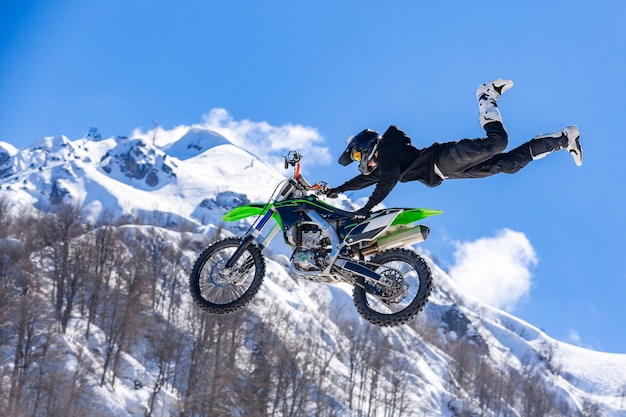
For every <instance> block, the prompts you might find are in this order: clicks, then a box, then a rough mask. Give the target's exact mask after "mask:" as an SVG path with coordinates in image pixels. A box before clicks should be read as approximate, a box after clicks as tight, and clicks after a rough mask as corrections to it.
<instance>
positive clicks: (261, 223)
mask: <svg viewBox="0 0 626 417" xmlns="http://www.w3.org/2000/svg"><path fill="white" fill-rule="evenodd" d="M274 213H275V210H274V209H269V210H268V211H267V213H265V215H263V216H262V217H260V218H259V219H257V221H256V222H255V223H254V225H253V226H252V228H251V229H250V231H249V232H248V233H247V234H246V237H245V238H244V239H243V242H241V245H239V247H238V248H237V250H236V251H235V253H233V256H231V257H230V259H229V260H228V262H226V265H224V268H228V269H230V268H232V267H233V265H235V264H236V263H237V261H238V260H239V258H241V255H243V253H244V252H245V251H246V250H247V249H248V247H249V246H250V245H251V244H252V242H254V240H255V239H257V238H258V237H259V236H261V231H262V230H263V228H264V227H265V226H266V225H267V223H268V221H269V220H270V219H271V218H272V216H273V215H274ZM279 230H280V226H279V225H278V223H274V224H273V225H272V228H271V229H270V230H269V232H267V234H266V235H265V236H262V237H261V238H260V239H259V243H258V244H259V247H260V248H261V250H263V249H265V248H266V247H267V245H269V243H270V241H271V240H272V239H273V238H274V236H276V233H278V231H279Z"/></svg>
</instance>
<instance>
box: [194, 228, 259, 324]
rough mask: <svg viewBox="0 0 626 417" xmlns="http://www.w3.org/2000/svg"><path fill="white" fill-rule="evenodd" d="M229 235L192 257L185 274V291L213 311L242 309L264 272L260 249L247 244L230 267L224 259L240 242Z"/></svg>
mask: <svg viewBox="0 0 626 417" xmlns="http://www.w3.org/2000/svg"><path fill="white" fill-rule="evenodd" d="M242 242H243V240H242V239H240V238H235V237H230V238H226V239H224V240H220V241H218V242H215V243H213V244H212V245H211V246H209V247H208V248H206V249H205V250H204V251H203V252H202V253H201V254H200V256H199V257H198V259H197V260H196V263H195V264H194V266H193V269H192V271H191V276H190V277H189V291H190V292H191V296H192V298H193V300H194V301H195V302H196V304H197V305H198V306H199V307H200V308H201V309H203V310H205V311H208V312H209V313H213V314H226V313H232V312H234V311H237V310H239V309H241V308H243V307H244V306H245V305H246V304H248V303H249V302H250V300H252V297H254V296H255V294H256V293H257V292H258V291H259V288H260V287H261V283H262V282H263V277H264V275H265V260H264V259H263V255H262V254H261V249H259V247H258V246H256V245H250V246H248V248H247V249H246V250H245V251H244V252H243V254H242V255H241V257H240V258H239V260H238V261H237V262H236V263H235V265H233V266H232V267H231V268H225V267H224V266H225V265H226V262H228V260H229V259H230V257H231V256H232V255H233V253H235V251H236V250H237V248H238V247H239V246H240V245H241V244H242Z"/></svg>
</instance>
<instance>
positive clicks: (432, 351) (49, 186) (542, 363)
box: [0, 129, 626, 417]
mask: <svg viewBox="0 0 626 417" xmlns="http://www.w3.org/2000/svg"><path fill="white" fill-rule="evenodd" d="M283 178H284V176H283V173H281V172H278V171H277V170H275V169H274V168H273V167H271V166H270V165H268V164H267V163H265V162H263V161H262V160H260V159H258V158H257V157H255V156H254V155H252V154H250V153H249V152H247V151H245V150H243V149H241V148H239V147H237V146H235V145H233V144H232V143H231V142H229V141H228V140H227V139H226V138H224V137H223V136H220V135H219V134H216V133H215V132H211V131H208V130H202V129H190V130H189V131H188V132H187V133H186V134H185V135H183V136H182V137H181V138H180V139H179V140H177V141H175V142H173V143H170V144H167V145H166V146H155V145H154V144H152V143H150V142H148V141H146V140H142V139H132V138H131V139H128V138H108V139H101V138H99V137H89V138H81V139H79V140H75V141H72V140H69V139H68V138H67V137H65V136H57V137H48V138H44V139H42V140H40V141H38V142H36V143H34V144H33V145H32V146H29V147H27V148H25V149H21V150H18V149H16V148H15V147H13V146H12V145H10V144H8V143H3V142H0V196H8V197H9V199H10V200H11V201H13V202H15V204H17V205H18V207H19V206H20V205H22V206H35V207H37V208H39V209H42V210H44V211H45V210H47V209H49V208H51V207H54V206H55V205H58V204H59V203H61V202H65V203H70V204H76V205H78V206H80V207H81V208H82V213H83V214H84V217H85V219H84V220H85V221H87V222H91V223H92V224H95V223H97V219H98V217H99V216H101V215H103V214H104V213H109V214H111V215H113V216H114V217H119V218H128V219H140V220H141V222H140V223H142V224H153V225H155V226H158V233H160V235H161V236H162V238H163V239H164V240H166V241H167V242H169V244H170V245H173V246H178V247H185V251H184V253H185V259H186V260H185V261H183V262H181V264H182V265H186V267H187V268H188V267H189V265H190V263H191V262H193V259H194V256H195V255H196V254H197V252H194V250H191V249H190V247H193V245H191V246H190V245H189V244H186V246H185V245H183V240H185V239H186V240H187V241H188V240H189V235H190V234H191V235H192V236H194V237H193V240H195V241H199V242H202V244H206V243H207V237H206V236H207V235H208V234H210V233H213V231H215V230H218V229H220V228H221V227H222V226H223V225H222V224H221V221H220V219H221V216H222V215H223V213H224V212H225V211H226V210H227V209H228V208H230V207H233V206H235V205H238V204H241V203H244V202H246V201H265V200H266V199H267V198H268V197H269V196H270V195H271V194H272V192H273V191H274V188H275V187H276V185H277V184H278V182H279V181H280V180H282V179H283ZM340 201H341V204H344V205H346V206H347V207H350V205H351V202H349V201H347V200H340ZM125 227H126V229H125V230H124V232H125V233H128V234H136V235H142V234H148V233H154V228H151V229H147V227H148V226H125ZM236 227H237V225H235V226H234V228H232V229H231V230H230V231H228V230H227V231H225V232H223V233H232V232H236ZM148 230H150V232H148ZM181 230H184V232H183V231H181ZM190 231H191V232H190ZM5 243H6V245H8V244H9V243H10V242H9V241H8V240H6V239H5V240H2V239H0V249H2V250H4V249H3V248H4V247H5V246H6V245H5ZM3 245H5V246H3ZM416 249H418V248H416ZM418 250H419V249H418ZM268 256H269V255H268ZM288 263H289V261H288V258H287V257H286V256H285V255H283V254H274V255H271V256H269V257H268V261H267V274H266V279H265V282H264V284H263V287H262V290H261V292H260V293H259V295H258V297H257V299H256V300H255V302H254V303H252V304H251V305H250V306H249V308H248V310H249V311H250V312H251V313H253V314H254V315H255V316H256V317H257V319H256V320H261V319H259V318H263V317H266V318H267V317H270V316H271V317H272V318H273V319H272V320H270V322H271V329H273V332H274V333H275V334H276V335H278V336H277V337H282V339H280V340H282V342H283V343H284V344H288V343H287V341H286V340H287V339H289V340H292V339H290V337H291V336H294V337H295V336H297V338H299V339H300V340H305V339H306V337H311V335H313V336H314V337H316V338H318V339H319V340H321V341H323V343H322V345H321V346H318V347H319V349H320V350H319V351H317V352H316V355H317V357H319V358H326V359H327V361H325V362H324V363H325V364H326V366H327V367H326V368H325V369H324V370H320V369H317V370H311V369H308V370H305V369H300V370H299V372H300V373H301V374H299V376H300V377H302V376H303V375H305V374H306V373H311V374H314V375H317V376H318V378H319V381H326V382H324V383H322V382H319V383H318V388H320V390H321V388H322V387H321V386H323V387H324V390H323V394H324V398H326V399H327V401H329V402H328V404H332V407H333V410H334V411H333V413H330V412H328V413H322V414H318V415H339V416H351V415H363V414H359V413H361V411H360V412H359V413H356V412H354V411H353V410H352V409H351V408H350V405H349V404H353V398H352V394H351V392H352V391H351V389H350V390H349V389H347V388H346V384H343V383H340V382H337V381H346V380H349V381H353V377H354V375H353V372H354V370H352V369H351V366H350V364H351V359H350V358H351V357H352V355H353V349H354V346H355V338H356V335H363V334H365V335H367V337H366V339H367V340H368V341H369V342H370V343H371V344H373V346H374V349H373V351H375V352H376V353H378V354H379V355H381V356H380V357H381V358H382V361H383V362H388V363H393V364H395V365H394V366H396V365H397V367H394V368H393V369H394V370H396V371H397V372H395V373H393V374H390V373H389V372H382V371H381V373H380V379H381V380H382V381H378V382H377V386H380V387H383V388H385V387H386V388H385V389H386V392H387V393H389V392H396V391H397V390H399V386H400V385H401V386H402V387H405V388H406V389H404V390H403V391H402V393H403V395H405V396H406V397H403V399H402V401H401V403H402V404H404V406H403V408H402V409H393V408H390V410H391V412H387V414H384V415H389V416H396V415H399V416H422V415H423V416H440V415H444V416H455V415H467V416H469V415H489V416H499V415H502V416H524V415H529V416H530V415H541V414H537V412H538V411H536V410H541V408H537V407H539V405H538V403H540V402H541V399H545V398H547V397H550V398H551V400H553V404H558V406H556V408H554V407H552V408H544V409H543V410H546V409H549V410H551V411H550V414H548V415H580V416H586V415H588V416H600V415H602V416H608V417H618V416H626V408H625V407H626V405H625V404H626V399H625V397H626V354H608V353H602V352H595V351H591V350H587V349H583V348H580V347H577V346H572V345H569V344H566V343H563V342H560V341H557V340H554V339H552V338H550V337H549V336H547V335H546V334H545V333H543V332H542V331H540V330H539V329H537V328H535V327H534V326H532V325H531V324H528V323H525V322H523V321H522V320H520V319H518V318H516V317H514V316H512V315H511V314H508V313H506V312H504V311H501V310H499V309H496V308H493V307H490V306H488V305H485V304H483V303H481V302H479V301H477V300H473V299H471V298H469V297H468V296H466V295H465V294H463V292H462V290H460V289H459V288H458V287H457V286H456V285H455V283H454V282H453V281H452V280H451V279H450V278H449V277H448V275H447V274H446V273H445V272H444V271H443V270H441V269H440V268H438V267H437V265H435V264H434V263H433V262H431V261H429V264H430V267H431V269H432V270H433V274H434V280H435V286H434V290H433V294H432V296H431V298H430V301H429V303H428V304H427V307H426V308H425V310H424V312H423V313H421V314H420V316H418V318H417V319H415V320H414V322H413V323H411V324H410V325H405V326H401V327H396V328H389V329H378V328H373V327H372V326H371V325H370V324H368V323H367V322H365V321H364V320H363V319H361V317H360V316H359V315H358V314H357V313H356V310H355V308H354V306H353V305H352V301H351V290H350V288H347V287H345V286H341V285H340V286H323V285H315V284H312V283H305V282H301V281H299V280H294V278H293V276H292V274H291V273H290V272H289V267H288ZM185 279H186V278H185V277H184V276H183V277H181V282H184V281H185ZM179 307H180V309H181V310H184V311H187V310H189V309H193V308H194V306H193V305H192V303H191V301H190V300H189V297H183V298H182V301H181V303H180V306H179ZM201 314H205V313H201ZM181 315H182V313H181ZM163 316H165V314H163ZM84 327H85V320H84V317H81V316H80V315H75V316H74V318H73V320H72V321H71V323H70V326H69V330H68V332H67V335H66V337H65V338H64V339H63V340H64V342H63V343H65V348H63V349H61V350H64V352H65V356H66V357H68V358H69V357H72V358H74V357H79V356H80V357H81V360H83V361H86V363H87V366H86V367H87V368H89V369H93V370H94V371H93V374H94V375H97V374H98V373H99V372H100V371H99V369H101V368H102V366H103V363H104V359H103V357H102V352H104V351H106V339H107V338H106V335H105V331H104V330H102V329H99V328H97V327H95V326H94V327H93V328H92V333H91V336H90V337H85V336H84V331H85V329H84ZM290 335H291V336H290ZM244 342H245V343H243V345H242V346H241V349H242V350H243V351H245V352H246V354H247V355H248V356H249V357H253V356H254V352H257V351H258V349H260V346H261V343H260V342H258V341H256V340H255V339H254V337H252V336H250V337H249V338H248V339H247V340H246V341H244ZM294 343H295V342H294ZM142 346H143V345H141V344H140V343H139V344H137V345H136V346H135V347H134V348H132V349H127V351H126V352H125V354H124V355H123V357H122V359H121V360H122V361H123V365H124V366H123V367H122V369H123V370H124V371H123V372H121V373H120V377H119V378H120V381H119V382H118V384H117V385H115V386H113V387H108V388H106V389H105V388H103V387H102V384H100V386H98V384H97V383H96V381H95V377H93V378H92V379H94V380H93V381H91V385H90V386H93V389H92V394H91V395H93V396H95V397H97V398H100V401H99V402H100V403H101V405H102V407H103V409H102V410H100V411H99V414H102V415H116V416H133V415H146V414H147V412H146V410H147V409H148V408H149V409H150V411H151V412H152V411H153V410H158V412H159V413H160V414H158V413H156V412H155V415H164V416H173V415H183V414H180V413H181V411H180V410H181V408H180V407H181V405H180V404H181V403H182V402H183V399H182V393H181V392H180V391H179V390H178V388H177V387H176V385H175V384H170V385H169V386H168V385H165V386H164V387H163V389H162V390H161V388H159V391H157V390H156V389H155V390H152V391H144V390H142V389H140V388H141V387H156V386H157V385H159V387H161V383H162V381H160V380H159V379H158V375H160V374H159V373H158V369H156V368H155V366H154V363H152V365H150V363H151V362H150V360H151V359H149V357H148V355H147V354H146V353H145V351H146V350H147V349H146V348H145V347H142ZM363 348H364V347H363ZM240 354H241V355H243V353H240ZM3 360H4V359H3ZM9 362H11V361H8V362H6V363H4V364H2V367H3V369H5V370H6V369H9V368H10V364H9ZM70 362H71V361H70V360H69V359H68V365H67V369H68V372H73V371H74V369H73V367H72V366H71V364H70ZM469 369H472V370H473V372H474V373H473V376H472V380H473V384H479V383H480V384H483V385H484V386H481V387H482V388H480V389H478V388H476V385H472V387H473V388H472V390H470V389H469V388H468V385H465V384H464V381H466V380H467V379H468V376H467V375H466V374H467V373H468V372H469V371H468V370H469ZM239 371H241V372H243V371H244V370H243V369H240V370H239ZM481 372H482V374H481ZM359 375H362V376H363V378H366V377H367V378H369V379H368V381H369V382H368V384H371V380H372V378H374V376H373V375H370V374H368V373H367V371H365V372H363V371H360V372H359ZM481 375H482V379H481ZM248 377H250V378H251V376H248ZM206 378H207V379H210V378H211V376H210V375H207V376H206ZM323 378H325V379H323ZM394 378H395V379H394ZM87 379H89V378H87ZM244 379H245V380H247V378H244ZM354 381H355V384H356V383H357V380H356V379H354ZM358 383H359V384H361V385H360V386H361V388H363V389H365V388H364V387H366V384H364V383H363V382H362V381H358ZM244 385H245V384H244ZM370 386H371V385H367V387H370ZM372 386H373V385H372ZM138 387H139V388H138ZM368 389H369V388H368ZM481 389H482V391H481ZM533 390H535V391H533ZM150 392H152V393H155V392H156V394H154V395H155V397H154V398H155V399H156V402H154V398H152V397H151V396H150V395H149V393H150ZM320 392H322V391H320ZM359 392H361V391H359ZM398 392H399V391H398ZM494 392H497V394H496V397H497V398H498V405H497V406H496V405H495V402H494V400H493V398H494V396H493V393H494ZM533 392H534V393H535V394H534V395H533ZM481 393H482V394H481ZM157 394H158V395H157ZM256 394H258V393H256ZM488 394H492V395H491V396H490V395H488ZM318 395H320V394H318ZM386 395H387V394H385V398H387V396H386ZM389 395H391V394H389ZM516 396H517V397H516ZM508 397H510V398H511V400H510V401H509V400H506V401H504V400H503V399H505V398H508ZM513 398H524V399H525V401H527V402H528V403H527V404H525V403H524V402H523V401H522V400H520V399H517V400H513ZM348 399H349V400H348ZM150 401H153V402H152V403H151V406H150V407H148V406H147V404H148V403H149V402H150ZM318 401H321V399H319V398H318ZM354 401H356V400H354ZM380 401H382V400H380ZM398 401H400V400H398ZM490 401H491V402H490ZM507 401H508V403H509V404H515V406H510V407H508V408H507V407H504V406H502V404H503V403H507ZM155 404H156V406H155ZM318 404H319V402H318ZM385 404H387V403H385ZM407 404H409V405H410V406H407ZM370 405H371V404H370ZM153 406H154V407H153ZM311 407H312V406H309V408H308V410H309V411H311ZM533 407H535V408H533ZM230 410H231V411H232V413H231V414H230V415H246V413H244V412H242V411H241V410H238V409H237V407H236V406H231V408H230ZM94 415H95V414H94ZM276 415H287V414H286V412H284V411H276ZM294 415H295V414H294ZM302 415H307V414H302ZM379 415H383V412H382V411H381V412H379Z"/></svg>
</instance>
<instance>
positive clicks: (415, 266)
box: [353, 249, 432, 326]
mask: <svg viewBox="0 0 626 417" xmlns="http://www.w3.org/2000/svg"><path fill="white" fill-rule="evenodd" d="M368 266H369V267H370V269H372V270H373V271H376V273H378V274H380V275H381V276H383V277H384V278H386V280H387V281H388V282H394V283H395V288H394V290H393V291H392V292H387V294H386V295H388V296H386V297H382V296H381V295H380V294H381V291H380V290H378V291H368V289H372V288H373V287H372V285H371V284H370V283H363V281H361V283H360V284H364V285H359V283H357V285H355V286H354V294H353V295H354V305H355V306H356V309H357V311H358V312H359V313H360V314H361V315H362V316H363V317H364V318H365V319H366V320H367V321H369V322H370V323H373V324H375V325H377V326H396V325H399V324H404V323H406V322H408V321H409V320H411V319H412V318H413V317H415V315H417V313H419V312H420V311H421V310H422V308H424V306H425V305H426V302H427V301H428V296H429V295H430V292H431V291H432V274H431V272H430V268H429V267H428V265H427V264H426V261H424V259H423V258H422V257H421V256H419V255H418V254H416V253H415V252H413V251H411V250H407V249H391V250H388V251H385V252H381V253H379V254H377V255H375V256H374V257H372V259H371V260H370V261H369V262H368ZM372 292H375V293H378V295H374V294H372Z"/></svg>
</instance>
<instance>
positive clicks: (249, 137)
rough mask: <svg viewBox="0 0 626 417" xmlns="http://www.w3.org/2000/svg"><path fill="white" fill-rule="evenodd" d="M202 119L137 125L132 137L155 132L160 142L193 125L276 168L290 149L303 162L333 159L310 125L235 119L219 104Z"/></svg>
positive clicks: (177, 136)
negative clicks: (153, 126)
mask: <svg viewBox="0 0 626 417" xmlns="http://www.w3.org/2000/svg"><path fill="white" fill-rule="evenodd" d="M202 119H203V120H202V122H201V123H198V124H194V125H192V126H185V125H181V126H177V127H175V128H173V129H171V130H165V129H163V128H161V127H160V126H159V127H157V128H156V129H152V130H149V131H148V132H146V133H144V132H142V131H141V130H139V129H137V130H135V131H134V132H133V137H135V138H144V139H145V140H151V138H153V136H154V133H156V137H157V144H158V145H161V146H163V145H165V144H169V143H172V142H175V141H176V140H178V139H180V138H181V137H182V136H183V135H184V134H185V133H187V131H188V130H189V129H191V128H192V127H194V128H200V129H208V130H212V131H214V132H216V133H219V134H220V135H222V136H224V137H225V138H226V139H228V140H229V141H231V142H232V143H233V144H235V145H237V146H239V147H241V148H243V149H245V150H247V151H248V152H251V153H253V154H254V155H256V156H258V157H259V158H260V159H262V160H264V161H266V162H268V163H270V164H272V165H274V166H276V167H277V168H280V167H282V166H283V158H282V156H283V155H286V154H287V152H288V151H290V150H297V151H298V152H300V153H301V154H303V155H304V158H305V160H304V162H305V164H304V165H305V166H307V165H326V164H328V163H330V161H331V159H332V158H331V155H330V151H329V150H328V147H326V146H324V143H325V140H324V138H323V137H322V136H321V135H320V134H319V132H318V131H317V129H315V128H313V127H309V126H302V125H294V124H291V123H287V124H284V125H280V126H273V125H271V124H269V123H268V122H254V121H251V120H247V119H244V120H235V119H233V117H232V116H231V115H230V114H229V113H228V111H226V110H225V109H221V108H216V109H212V110H211V111H210V112H209V113H208V114H205V115H204V116H203V117H202ZM280 169H281V170H282V168H280Z"/></svg>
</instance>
